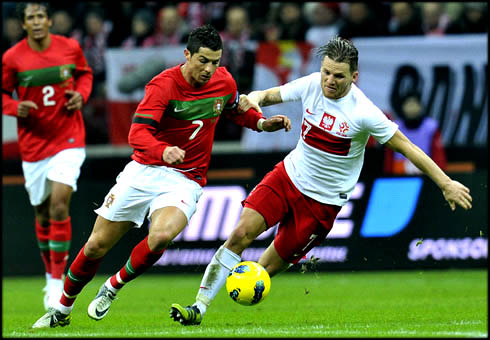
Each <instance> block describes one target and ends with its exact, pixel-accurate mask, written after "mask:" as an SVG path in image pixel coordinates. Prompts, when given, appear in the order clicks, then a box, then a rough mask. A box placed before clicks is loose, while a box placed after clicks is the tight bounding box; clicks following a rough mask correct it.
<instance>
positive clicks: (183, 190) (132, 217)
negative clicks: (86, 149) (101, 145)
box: [95, 161, 203, 228]
mask: <svg viewBox="0 0 490 340" xmlns="http://www.w3.org/2000/svg"><path fill="white" fill-rule="evenodd" d="M202 191H203V190H202V187H201V186H200V185H199V184H198V183H197V182H195V181H193V180H191V179H189V178H188V177H186V176H185V175H184V174H182V173H181V172H179V171H178V170H176V169H174V168H170V167H166V166H157V165H144V164H140V163H138V162H136V161H131V162H129V163H128V164H127V165H126V167H125V168H124V170H123V171H122V172H121V173H119V175H118V176H117V178H116V184H115V185H114V186H113V187H112V188H111V189H110V190H109V193H108V194H107V195H106V197H105V199H104V203H103V204H102V206H101V207H100V208H98V209H96V210H95V212H96V213H97V214H98V215H100V216H102V217H104V218H105V219H107V220H109V221H114V222H116V221H118V222H122V221H131V222H134V223H135V224H136V226H135V227H136V228H139V227H141V225H142V224H143V223H144V221H145V217H148V220H149V221H150V222H151V214H153V212H154V211H155V210H157V209H160V208H163V207H169V206H172V207H177V208H179V209H180V210H182V212H183V213H184V214H185V216H186V217H187V221H190V219H191V217H192V215H193V214H194V212H195V211H196V205H197V201H198V200H199V198H200V197H201V195H202Z"/></svg>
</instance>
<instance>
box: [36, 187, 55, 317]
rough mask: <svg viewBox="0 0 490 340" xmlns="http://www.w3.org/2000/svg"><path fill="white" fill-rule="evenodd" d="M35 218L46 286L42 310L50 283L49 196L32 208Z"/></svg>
mask: <svg viewBox="0 0 490 340" xmlns="http://www.w3.org/2000/svg"><path fill="white" fill-rule="evenodd" d="M34 216H35V232H36V238H37V244H38V246H39V250H40V252H41V259H42V261H43V263H44V269H45V276H46V285H45V286H44V288H43V292H44V299H43V300H44V301H43V302H44V309H46V310H47V309H48V307H49V302H48V301H49V289H50V283H51V261H50V250H49V231H50V223H49V196H48V198H46V199H45V200H44V202H42V203H41V204H39V205H37V206H34Z"/></svg>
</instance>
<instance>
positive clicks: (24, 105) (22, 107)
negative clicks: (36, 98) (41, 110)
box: [17, 100, 38, 118]
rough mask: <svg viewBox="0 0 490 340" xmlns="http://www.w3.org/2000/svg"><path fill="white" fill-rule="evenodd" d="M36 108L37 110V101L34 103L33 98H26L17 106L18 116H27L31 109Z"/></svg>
mask: <svg viewBox="0 0 490 340" xmlns="http://www.w3.org/2000/svg"><path fill="white" fill-rule="evenodd" d="M30 109H34V110H37V109H38V107H37V105H36V103H34V102H33V101H32V100H24V101H22V102H20V103H19V105H18V106H17V116H19V117H23V118H24V117H27V116H28V115H29V110H30Z"/></svg>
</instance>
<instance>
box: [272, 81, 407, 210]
mask: <svg viewBox="0 0 490 340" xmlns="http://www.w3.org/2000/svg"><path fill="white" fill-rule="evenodd" d="M320 78H321V74H320V72H315V73H312V74H311V75H309V76H306V77H302V78H299V79H296V80H294V81H292V82H289V83H287V84H284V85H282V86H280V91H281V97H282V100H283V102H288V101H298V100H301V102H302V105H303V118H302V126H301V136H300V138H299V141H298V144H297V145H296V148H295V149H293V150H292V151H291V152H290V153H289V154H288V155H287V156H286V158H285V159H284V165H285V168H286V171H287V173H288V175H289V177H290V178H291V181H292V182H293V183H294V185H295V186H296V187H297V188H298V190H299V191H300V192H301V193H303V194H304V195H306V196H309V197H311V198H313V199H315V200H317V201H319V202H322V203H327V204H333V205H338V206H343V205H344V204H346V203H347V201H348V200H349V198H350V195H351V193H352V191H353V190H354V186H355V185H356V183H357V181H358V180H359V175H360V173H361V168H362V164H363V162H364V150H365V147H366V143H367V141H368V139H369V136H370V135H372V136H373V137H374V138H375V139H376V140H377V141H378V142H379V143H381V144H384V143H386V142H387V141H388V140H389V139H390V138H391V137H392V136H393V135H394V134H395V132H396V130H397V129H398V125H397V124H395V123H394V122H392V121H391V120H389V119H388V118H387V117H386V116H385V114H384V113H383V112H382V111H381V110H380V109H379V108H378V107H376V106H375V105H374V104H373V103H372V102H371V100H369V99H368V98H367V97H366V95H365V94H364V93H363V92H362V91H361V90H360V89H359V88H358V87H357V86H356V85H355V84H352V86H351V89H350V91H349V92H348V93H347V95H345V96H344V97H342V98H339V99H329V98H326V97H325V96H324V95H323V92H322V88H321V84H320Z"/></svg>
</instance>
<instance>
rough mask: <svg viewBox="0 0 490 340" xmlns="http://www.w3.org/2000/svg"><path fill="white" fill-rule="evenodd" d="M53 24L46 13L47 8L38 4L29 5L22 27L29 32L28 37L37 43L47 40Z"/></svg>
mask: <svg viewBox="0 0 490 340" xmlns="http://www.w3.org/2000/svg"><path fill="white" fill-rule="evenodd" d="M52 24H53V23H52V21H51V19H49V18H48V14H47V13H46V8H44V7H43V6H40V5H38V4H29V5H27V7H26V9H25V11H24V23H23V24H22V27H23V28H24V29H25V30H26V31H27V36H28V37H30V38H32V39H34V40H37V41H40V40H43V39H45V38H46V37H47V36H48V34H49V28H50V27H51V25H52Z"/></svg>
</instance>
